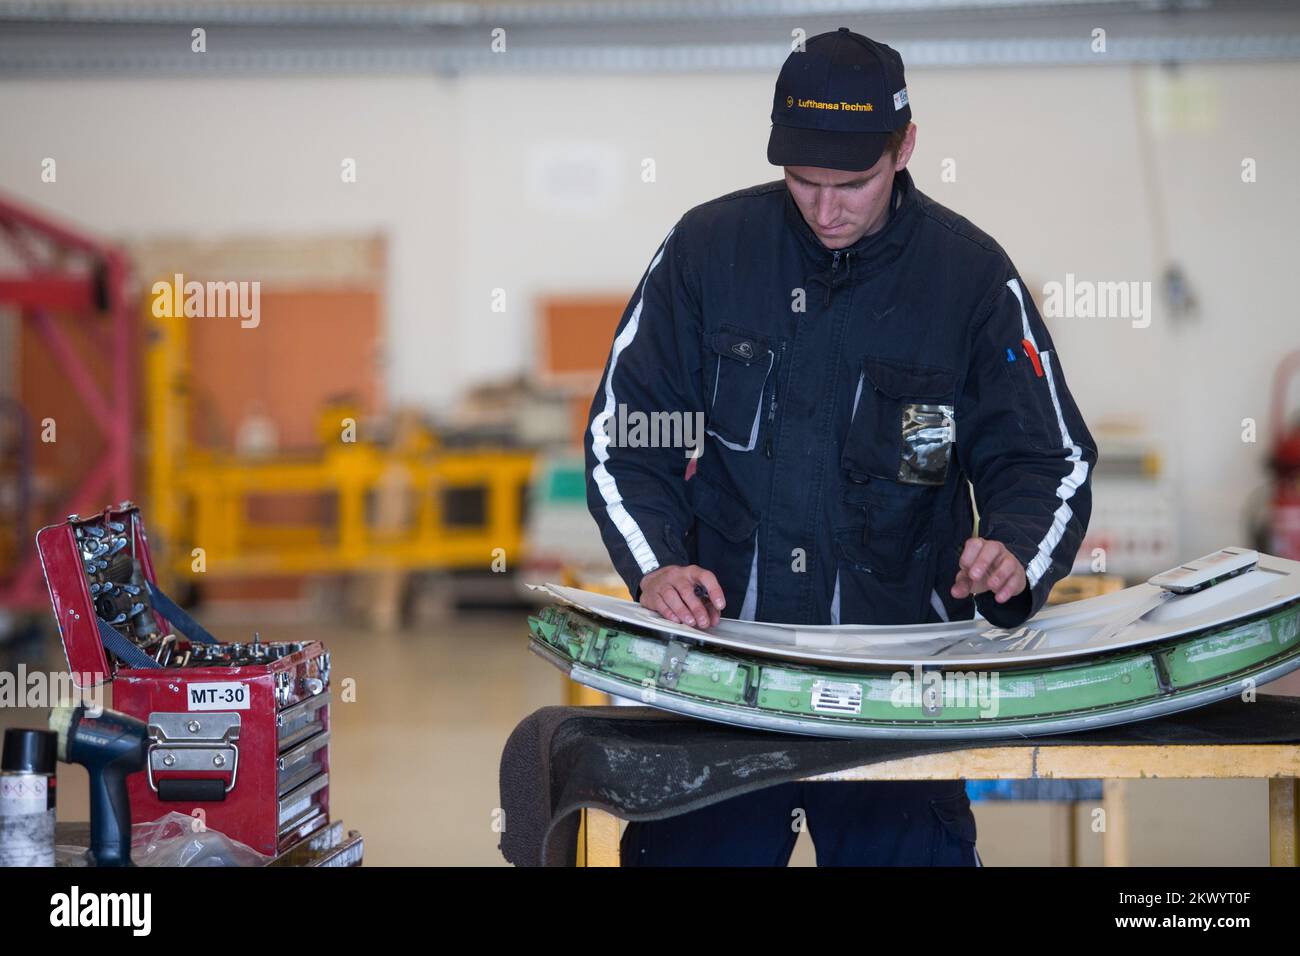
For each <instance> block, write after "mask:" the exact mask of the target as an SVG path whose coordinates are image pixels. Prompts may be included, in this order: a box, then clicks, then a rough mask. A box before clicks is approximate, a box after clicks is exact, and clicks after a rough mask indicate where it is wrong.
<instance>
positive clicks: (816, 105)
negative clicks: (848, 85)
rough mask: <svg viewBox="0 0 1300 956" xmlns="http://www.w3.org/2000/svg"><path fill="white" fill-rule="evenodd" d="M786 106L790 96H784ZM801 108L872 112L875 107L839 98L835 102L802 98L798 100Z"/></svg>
mask: <svg viewBox="0 0 1300 956" xmlns="http://www.w3.org/2000/svg"><path fill="white" fill-rule="evenodd" d="M785 99H786V106H787V107H788V106H789V105H790V97H788V96H787V97H786V98H785ZM798 106H799V109H801V110H844V111H845V112H849V113H873V112H875V109H876V108H875V107H874V106H872V105H871V104H870V103H846V102H844V101H843V100H840V101H838V102H835V103H823V102H822V101H821V100H804V99H801V100H799V102H798Z"/></svg>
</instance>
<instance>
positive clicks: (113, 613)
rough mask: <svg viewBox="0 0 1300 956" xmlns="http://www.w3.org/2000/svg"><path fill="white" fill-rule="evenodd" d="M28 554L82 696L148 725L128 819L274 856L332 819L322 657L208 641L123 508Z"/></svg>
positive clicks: (75, 521) (69, 524)
mask: <svg viewBox="0 0 1300 956" xmlns="http://www.w3.org/2000/svg"><path fill="white" fill-rule="evenodd" d="M36 547H37V550H38V552H39V553H40V559H41V565H42V568H43V569H44V572H45V583H46V584H47V585H48V586H49V589H50V601H51V603H52V604H53V606H54V616H55V619H56V621H57V622H58V626H59V634H60V637H61V638H62V640H63V648H64V651H65V652H66V654H67V658H68V668H69V670H71V672H72V679H73V682H74V683H75V684H76V685H77V686H78V687H86V686H91V685H97V684H100V683H102V682H104V681H109V680H111V681H113V682H114V683H113V707H114V709H116V710H120V711H122V712H123V713H126V714H130V715H131V716H133V717H137V718H139V719H140V720H143V721H145V722H146V723H147V724H148V726H149V737H150V744H149V759H148V762H147V764H146V771H145V772H144V773H140V774H133V775H132V776H131V777H130V778H129V783H128V786H129V791H130V797H131V822H132V823H142V822H146V821H150V820H156V819H158V818H159V817H161V816H164V815H166V814H167V813H170V812H173V811H177V812H180V813H184V814H187V815H190V816H193V817H195V818H196V819H199V820H202V822H203V825H204V826H206V827H207V828H208V829H211V830H217V831H219V832H221V833H224V834H225V835H226V836H228V837H230V838H232V839H235V840H238V841H240V842H241V843H245V844H247V845H248V846H250V847H252V848H253V849H255V850H257V851H258V852H259V853H264V854H268V855H276V854H279V853H281V852H283V851H284V850H286V849H288V848H289V847H291V846H293V845H294V844H296V843H298V842H299V841H301V840H303V839H304V838H306V837H308V836H310V835H311V834H313V833H315V832H317V831H318V830H320V829H321V828H323V827H325V826H326V825H327V824H328V822H329V741H330V691H329V687H330V655H329V652H328V651H327V650H326V649H325V647H324V645H322V644H321V643H320V642H318V641H302V642H292V643H288V642H264V641H261V640H260V639H259V638H258V637H257V636H256V635H254V638H253V640H252V641H250V642H247V643H242V644H239V643H236V644H231V643H222V642H219V641H216V640H215V639H214V638H213V637H212V636H211V635H210V634H208V633H207V631H206V630H204V629H203V627H202V625H200V624H198V622H196V621H195V620H194V619H193V618H191V617H190V616H189V615H188V614H186V613H185V612H184V611H183V610H181V609H180V608H179V607H177V606H176V605H175V604H174V603H173V602H172V601H171V600H170V599H169V598H168V597H167V596H166V595H165V594H163V593H162V592H161V591H160V590H159V589H158V586H157V581H156V579H155V577H154V569H153V562H152V561H151V560H150V557H149V541H148V538H147V537H146V535H145V529H144V522H143V521H142V520H141V519H140V512H139V509H138V508H136V507H135V506H134V505H133V504H131V502H129V501H125V502H122V504H121V505H119V506H118V507H116V508H106V509H105V510H104V511H103V512H102V513H101V514H97V515H94V516H92V517H88V518H82V517H80V516H78V515H71V516H69V518H68V520H67V521H66V522H64V523H63V524H59V525H52V526H50V527H48V528H42V529H41V530H40V531H39V532H38V533H37V535H36Z"/></svg>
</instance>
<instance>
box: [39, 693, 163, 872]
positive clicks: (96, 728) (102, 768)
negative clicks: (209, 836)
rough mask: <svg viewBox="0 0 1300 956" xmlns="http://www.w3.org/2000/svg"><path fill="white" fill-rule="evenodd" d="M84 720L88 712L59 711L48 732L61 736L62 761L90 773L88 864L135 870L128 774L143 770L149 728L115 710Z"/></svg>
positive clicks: (79, 709)
mask: <svg viewBox="0 0 1300 956" xmlns="http://www.w3.org/2000/svg"><path fill="white" fill-rule="evenodd" d="M98 713H99V716H98V717H90V716H87V714H86V708H85V706H84V705H83V706H78V707H55V708H53V709H51V711H50V730H52V731H54V732H55V733H56V734H58V735H59V759H60V760H62V761H63V762H64V763H79V764H81V765H82V766H83V767H85V768H86V770H87V771H88V772H89V773H90V863H91V865H92V866H130V865H131V804H130V799H129V797H128V796H127V792H126V778H127V775H128V774H132V773H135V772H136V771H139V770H143V769H144V762H145V758H146V755H147V754H148V748H149V744H148V728H147V727H146V726H145V723H144V721H142V720H136V719H135V718H134V717H129V716H127V715H126V714H121V713H118V712H117V711H115V710H100V711H98Z"/></svg>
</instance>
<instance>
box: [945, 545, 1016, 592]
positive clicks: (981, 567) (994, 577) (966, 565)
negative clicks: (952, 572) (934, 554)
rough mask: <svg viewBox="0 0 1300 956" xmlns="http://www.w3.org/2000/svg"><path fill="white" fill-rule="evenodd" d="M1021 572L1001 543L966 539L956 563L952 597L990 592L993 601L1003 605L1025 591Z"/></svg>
mask: <svg viewBox="0 0 1300 956" xmlns="http://www.w3.org/2000/svg"><path fill="white" fill-rule="evenodd" d="M1028 583H1029V582H1028V581H1027V580H1026V578H1025V569H1024V567H1023V566H1022V565H1021V563H1020V562H1019V561H1017V560H1016V556H1015V555H1013V554H1012V553H1011V552H1010V551H1008V550H1007V546H1006V545H1005V544H1003V543H1002V542H1001V541H989V540H987V539H986V538H968V539H966V546H965V547H964V548H962V551H961V560H960V561H959V562H958V571H957V580H956V581H954V582H953V585H952V596H953V597H955V598H964V597H969V596H970V595H973V594H981V593H983V592H984V591H992V592H993V597H994V600H996V601H997V602H998V603H999V604H1005V603H1006V602H1007V601H1009V600H1011V598H1013V597H1015V596H1016V595H1017V594H1019V593H1020V592H1021V591H1023V590H1024V589H1025V586H1026V585H1027V584H1028Z"/></svg>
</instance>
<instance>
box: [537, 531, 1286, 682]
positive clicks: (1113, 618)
mask: <svg viewBox="0 0 1300 956" xmlns="http://www.w3.org/2000/svg"><path fill="white" fill-rule="evenodd" d="M532 587H533V590H537V591H541V592H544V593H546V594H548V595H550V596H552V597H554V598H555V599H557V600H559V601H562V602H563V603H565V604H569V605H572V606H573V607H576V608H579V609H580V610H583V611H587V612H589V613H591V614H596V615H599V616H600V617H604V618H607V619H609V620H612V621H618V622H621V623H623V624H629V625H632V626H635V627H641V628H648V629H650V630H652V631H656V632H659V633H661V634H673V635H678V636H680V637H683V638H687V639H689V640H691V641H695V642H699V643H701V644H706V645H714V646H717V647H726V648H730V649H732V650H737V651H744V652H747V653H751V654H762V655H766V656H770V657H777V658H781V659H783V660H791V661H804V662H809V663H823V664H836V665H842V666H856V667H888V668H897V667H900V666H901V667H906V666H911V665H921V666H925V665H952V666H975V667H977V666H981V665H984V666H990V665H993V666H998V665H1011V664H1039V663H1048V662H1051V661H1054V660H1066V659H1070V658H1077V657H1083V656H1089V655H1095V654H1100V653H1104V652H1106V651H1112V650H1118V649H1120V648H1126V647H1135V646H1138V645H1142V644H1147V643H1150V642H1153V641H1161V640H1166V639H1168V638H1172V637H1177V636H1179V635H1182V634H1189V633H1192V632H1195V631H1199V630H1202V629H1204V628H1210V627H1215V626H1218V625H1221V624H1225V623H1227V622H1230V621H1233V620H1237V619H1241V618H1245V617H1250V616H1252V615H1256V614H1259V613H1261V612H1263V611H1267V610H1269V609H1271V608H1275V607H1279V606H1282V605H1284V604H1288V603H1290V602H1292V601H1295V600H1297V599H1300V562H1296V561H1290V560H1287V559H1285V558H1278V557H1274V556H1272V555H1268V554H1262V553H1261V554H1260V555H1259V563H1258V565H1257V566H1256V567H1255V569H1254V570H1252V571H1248V572H1246V573H1244V574H1240V575H1238V576H1237V577H1233V578H1229V579H1227V580H1223V581H1220V582H1219V583H1217V584H1215V585H1213V586H1211V587H1209V588H1206V589H1205V590H1203V591H1198V592H1195V593H1192V594H1175V593H1173V592H1171V591H1167V590H1165V589H1163V588H1159V587H1156V586H1154V585H1151V584H1139V585H1137V586H1135V587H1131V588H1126V589H1125V590H1123V591H1118V592H1115V593H1113V594H1106V595H1102V596H1100V597H1095V598H1087V599H1085V600H1083V601H1076V602H1074V603H1072V604H1063V605H1059V606H1056V607H1051V608H1047V609H1046V610H1044V611H1042V612H1040V613H1039V614H1037V615H1036V616H1035V617H1033V618H1032V619H1031V620H1030V621H1028V622H1027V623H1026V624H1025V626H1023V627H1020V628H1016V629H1014V630H1012V631H1006V630H1003V629H1001V628H996V627H993V626H992V625H990V624H989V622H988V621H985V620H983V619H981V618H976V619H975V620H973V621H954V622H952V623H949V624H917V625H908V626H897V627H880V626H862V625H839V626H800V627H796V626H791V625H786V624H772V623H766V622H757V621H736V620H732V619H729V618H724V619H723V620H722V621H721V622H719V624H718V625H717V626H716V627H714V628H712V629H710V630H707V631H706V630H700V629H699V628H695V627H690V626H687V625H683V624H674V623H673V622H671V621H668V620H666V619H664V618H662V617H660V616H659V615H658V614H656V613H654V612H653V611H650V610H648V609H647V608H643V607H641V606H640V605H638V604H634V603H632V602H631V601H625V600H621V599H619V598H612V597H607V596H605V595H602V594H593V593H591V592H589V591H582V590H579V589H577V588H568V587H562V586H560V585H557V584H545V585H533V586H532Z"/></svg>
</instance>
